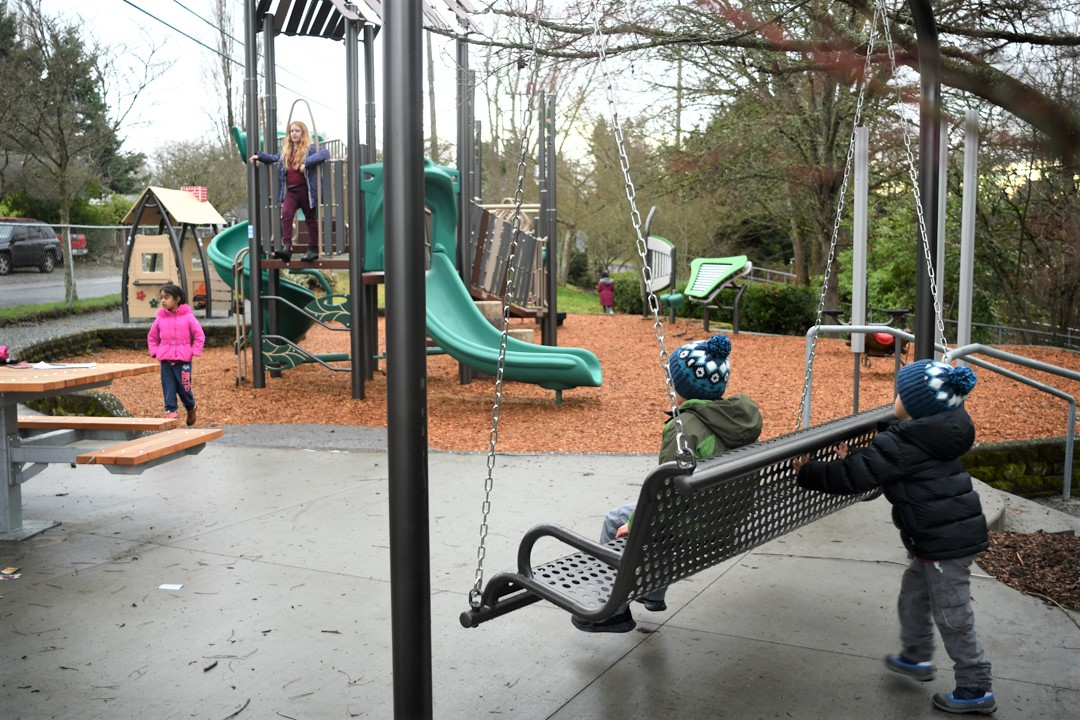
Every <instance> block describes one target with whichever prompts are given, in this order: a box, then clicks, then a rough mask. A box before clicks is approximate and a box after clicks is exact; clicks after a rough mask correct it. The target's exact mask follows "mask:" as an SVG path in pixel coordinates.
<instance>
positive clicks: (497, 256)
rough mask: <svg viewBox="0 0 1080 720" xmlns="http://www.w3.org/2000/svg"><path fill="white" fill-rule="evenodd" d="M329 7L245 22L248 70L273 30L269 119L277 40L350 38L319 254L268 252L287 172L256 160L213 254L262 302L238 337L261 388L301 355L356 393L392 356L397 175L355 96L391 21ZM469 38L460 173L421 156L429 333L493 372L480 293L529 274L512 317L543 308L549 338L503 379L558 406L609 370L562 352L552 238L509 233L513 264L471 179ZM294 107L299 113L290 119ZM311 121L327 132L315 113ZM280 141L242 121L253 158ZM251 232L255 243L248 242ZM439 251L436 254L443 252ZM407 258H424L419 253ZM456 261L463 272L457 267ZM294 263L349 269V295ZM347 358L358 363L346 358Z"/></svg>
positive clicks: (266, 56) (546, 202)
mask: <svg viewBox="0 0 1080 720" xmlns="http://www.w3.org/2000/svg"><path fill="white" fill-rule="evenodd" d="M331 4H332V6H333V7H332V8H330V7H329V6H326V7H324V9H326V10H328V11H329V12H328V14H324V15H322V16H320V17H315V16H312V15H311V14H310V13H305V12H304V11H303V9H302V8H301V7H300V6H299V5H298V4H296V3H293V2H287V1H285V0H280V1H277V2H275V1H272V0H261V1H259V2H256V3H255V4H254V6H253V7H252V8H251V9H252V10H253V18H252V19H249V22H248V25H247V43H246V45H247V55H248V57H247V64H246V67H247V68H248V77H249V78H253V76H254V75H255V72H256V70H255V69H256V68H257V67H258V65H259V57H258V56H257V50H256V43H255V42H254V40H255V38H256V37H257V35H258V33H262V35H263V41H264V46H265V49H264V53H263V57H262V65H263V75H264V78H265V91H264V93H263V97H264V98H265V106H264V112H263V115H264V117H266V118H270V119H269V120H268V121H267V124H268V126H271V127H272V125H273V123H274V120H273V118H274V117H275V116H276V100H275V97H276V95H275V92H276V91H275V86H276V81H275V70H274V67H273V56H274V49H273V44H274V42H275V39H276V37H277V36H278V35H280V34H288V35H311V36H317V37H324V38H328V39H335V40H344V41H345V45H346V65H347V73H346V74H347V80H348V85H349V88H348V92H347V104H348V112H347V114H348V117H349V137H348V138H347V139H346V141H345V142H340V141H334V140H329V141H323V145H322V146H323V147H327V148H328V149H330V156H331V157H330V159H329V160H328V161H327V162H324V163H322V164H320V165H319V166H317V169H313V171H315V172H317V174H318V184H319V189H320V192H319V202H318V207H317V208H316V209H317V215H318V222H319V225H318V226H319V233H320V241H319V246H320V249H321V251H322V256H321V257H320V258H319V259H318V260H317V261H315V262H314V263H304V264H302V265H298V264H297V263H295V262H293V263H285V262H282V261H281V260H277V259H269V258H271V257H273V254H274V252H275V251H277V250H280V249H281V238H280V237H279V236H280V231H279V229H278V223H277V218H278V217H279V213H280V208H279V207H278V206H277V203H276V201H275V198H276V197H277V193H278V188H277V176H276V173H274V172H271V168H269V167H266V166H264V167H261V168H254V167H252V168H249V171H248V172H249V176H248V179H249V202H248V207H249V216H250V218H251V223H250V225H241V226H237V227H236V228H230V229H229V230H228V231H227V232H224V233H222V234H221V235H219V236H218V238H215V240H214V242H213V243H211V245H212V248H211V251H210V256H211V258H212V261H213V263H214V266H215V268H216V270H217V273H218V275H219V276H220V277H221V278H222V279H224V280H225V281H226V282H227V283H229V284H230V285H233V284H239V286H240V288H239V289H240V290H241V291H242V296H243V297H247V298H249V299H250V301H251V304H252V307H253V308H258V309H259V310H258V312H253V316H254V317H255V318H258V319H259V322H252V324H251V327H250V328H245V329H244V331H243V332H240V331H239V330H238V343H239V342H241V339H244V340H246V338H247V337H248V336H250V343H251V346H252V347H253V348H255V349H258V350H259V351H258V352H254V353H253V356H252V372H251V380H252V384H253V386H254V387H257V388H258V387H264V386H265V372H266V371H267V370H269V371H270V372H271V373H274V374H276V373H280V372H281V371H283V370H286V369H288V368H290V367H295V366H296V365H298V364H302V363H308V362H315V363H320V364H322V365H323V366H325V367H327V368H330V369H333V370H348V371H350V372H351V373H352V378H353V382H352V392H353V397H354V398H362V397H363V393H364V390H363V387H364V382H365V381H367V380H370V379H372V377H373V373H374V369H375V367H376V365H377V363H378V361H379V360H380V359H381V358H382V356H381V355H377V354H376V352H375V350H376V348H377V346H378V313H379V308H378V307H377V304H378V300H377V297H378V296H377V287H378V285H379V284H382V283H383V282H384V280H385V277H386V274H385V273H386V269H387V267H388V265H389V259H388V258H387V257H386V253H385V246H384V242H383V237H384V234H385V232H386V226H387V225H386V223H387V222H388V219H387V216H386V213H385V212H384V197H383V193H384V189H385V187H386V181H387V178H386V177H385V173H384V168H383V165H382V164H381V163H375V162H371V160H372V159H373V155H374V153H373V148H374V142H375V139H374V125H373V117H372V116H371V115H370V114H369V115H368V116H367V117H366V118H365V128H366V132H365V141H366V142H363V143H362V142H361V140H360V132H359V101H358V100H359V99H358V97H357V93H356V92H355V89H356V87H357V85H358V84H359V83H358V80H359V78H360V74H359V53H358V52H357V49H358V46H361V45H362V47H363V51H364V66H365V68H366V70H365V73H364V89H365V94H366V96H367V98H368V100H369V107H370V100H371V98H372V96H373V78H372V76H371V73H370V68H371V66H372V65H373V56H372V44H373V40H374V35H375V29H376V28H377V27H378V24H379V23H380V22H381V20H380V19H379V17H378V15H377V9H375V10H373V9H372V7H365V6H363V5H359V6H356V5H348V4H345V3H341V2H333V3H331ZM426 17H427V20H428V21H429V22H434V21H436V19H437V15H432V14H430V13H429V14H428V15H427V16H426ZM465 47H466V46H465V45H464V44H461V46H460V48H459V49H460V50H461V52H459V58H460V61H459V67H460V70H459V87H458V93H459V103H458V106H459V108H461V115H460V117H459V127H460V128H464V129H465V130H466V131H465V132H464V133H461V132H459V137H461V138H463V139H465V140H466V142H463V143H459V148H458V151H459V154H458V161H459V162H458V168H459V169H453V168H446V167H441V166H438V165H435V164H434V163H432V162H431V161H430V160H426V159H424V160H423V161H422V163H421V164H422V166H423V167H424V177H425V180H424V192H423V194H422V201H421V202H422V204H423V206H424V208H425V210H426V221H425V227H424V237H425V238H426V242H425V245H426V247H425V251H424V252H425V255H426V254H428V253H430V254H431V256H432V257H431V258H430V260H429V261H428V263H427V264H428V265H429V266H430V268H431V269H430V271H429V272H428V275H427V278H426V281H425V282H426V285H427V287H428V292H429V293H430V294H431V295H432V296H437V297H439V298H440V299H441V300H440V303H439V304H438V305H434V306H433V305H432V303H430V302H429V307H428V308H427V316H428V319H429V323H430V328H429V335H430V336H431V337H432V338H433V339H434V340H435V341H436V342H437V343H438V348H435V349H434V351H435V352H439V351H441V352H445V353H447V354H449V355H451V356H452V357H454V358H455V359H456V360H458V361H459V363H461V367H462V370H461V373H460V375H461V380H462V382H468V381H469V380H471V377H472V376H471V371H472V370H474V369H475V370H478V371H481V372H486V371H487V370H490V368H491V358H492V357H494V356H495V355H496V354H497V352H498V349H499V348H498V345H499V340H500V338H499V336H498V333H497V332H495V333H492V332H491V330H493V329H494V328H492V326H491V323H490V322H489V321H487V320H486V319H483V315H482V314H481V313H480V312H479V311H478V310H476V308H475V306H474V303H473V298H476V299H482V300H492V299H496V300H502V299H503V296H504V295H506V293H505V287H506V277H507V275H508V274H510V273H514V274H516V276H518V277H524V278H529V281H528V282H526V283H520V282H519V283H518V284H516V285H515V293H514V296H513V297H509V298H506V300H505V301H506V302H507V303H509V305H510V308H511V311H512V312H513V314H515V315H518V316H522V317H528V316H531V317H536V318H537V319H538V320H540V321H541V322H542V323H543V324H542V333H541V334H542V344H540V345H535V344H532V343H525V342H521V343H518V342H517V341H515V343H512V349H511V352H510V354H509V359H508V363H507V367H506V369H505V377H506V379H510V380H515V381H520V382H528V383H534V384H537V385H540V386H541V387H545V388H549V389H553V390H555V391H556V402H561V399H562V396H561V392H562V390H564V389H569V388H573V387H578V386H582V385H585V386H596V385H599V384H600V383H601V380H602V374H601V371H600V367H599V363H598V362H597V360H596V358H595V356H593V355H592V354H591V353H589V352H587V351H584V350H579V349H576V348H569V349H564V348H558V347H557V343H556V341H557V338H556V331H555V322H554V321H555V320H556V318H557V311H556V308H555V293H554V292H553V289H552V288H551V287H550V286H551V282H553V278H551V277H550V276H551V274H552V272H553V268H554V261H555V258H554V253H553V252H549V251H547V250H546V249H545V245H544V243H543V242H542V240H541V239H538V238H536V237H534V236H532V235H531V234H529V233H527V232H523V231H521V230H518V231H517V232H513V233H512V235H513V239H514V240H515V241H516V242H520V241H521V240H522V239H524V240H525V244H526V245H527V246H528V247H527V251H526V252H523V253H521V252H519V253H517V254H515V257H514V261H515V262H514V266H513V268H511V267H509V266H508V265H507V261H508V258H507V256H506V254H505V248H506V246H507V239H508V235H507V229H508V226H507V224H506V223H505V222H504V221H501V220H499V219H498V216H497V214H495V213H493V212H492V211H491V210H489V209H487V208H484V207H482V206H480V205H478V204H476V203H475V202H474V198H476V197H477V196H478V193H476V192H474V191H473V188H476V189H478V185H479V166H478V158H477V157H476V153H475V151H474V150H473V149H472V142H473V139H472V133H470V132H468V129H469V128H470V127H471V126H472V120H471V112H472V100H471V94H472V87H473V84H474V83H475V78H474V76H473V75H472V74H471V73H469V72H468V57H467V52H466V51H465ZM249 84H252V85H253V83H251V82H249ZM462 98H464V100H463V101H461V99H462ZM551 100H552V101H551V102H545V104H544V107H545V116H544V121H545V129H546V130H547V131H548V132H549V133H550V135H551V137H550V138H549V137H548V136H547V135H543V136H542V138H541V140H542V142H541V158H542V161H541V165H542V168H543V171H542V173H541V190H542V191H541V203H540V205H539V206H538V208H537V211H538V220H539V222H538V225H539V227H540V228H541V229H542V231H544V232H546V231H547V229H548V228H551V229H553V228H554V207H553V199H554V193H553V192H547V189H548V188H549V186H550V184H551V183H552V182H553V174H554V164H553V163H554V158H553V153H550V152H546V150H545V148H546V147H553V141H552V139H553V134H554V123H553V122H552V120H553V113H554V103H553V98H552V99H551ZM256 102H257V101H256V99H255V98H254V97H252V99H251V103H252V109H254V108H256ZM293 109H295V104H294V108H293ZM309 114H310V109H309ZM292 116H293V112H292V111H290V113H289V117H290V120H291V119H292ZM310 124H311V126H312V131H313V133H314V136H315V137H316V138H318V137H319V135H318V133H317V132H315V127H314V120H313V119H312V121H311V123H310ZM278 137H279V134H278V133H277V132H276V131H274V130H271V129H270V127H267V128H264V129H262V130H261V131H260V130H259V128H258V114H257V113H255V112H250V111H249V115H248V118H247V123H246V128H245V129H240V128H234V129H233V138H234V140H235V141H236V143H237V148H238V150H239V152H240V155H241V157H242V158H243V157H246V156H248V155H250V154H253V152H254V148H252V147H250V143H249V142H248V139H249V138H261V139H262V142H263V145H264V147H263V150H265V151H266V152H268V153H275V152H277V140H278ZM316 142H321V141H318V140H317V141H316ZM545 153H546V155H545ZM547 156H551V157H550V158H548V157H547ZM351 168H356V170H355V171H354V170H351ZM245 232H246V233H247V242H246V247H245V243H244V242H243V240H244V233H245ZM298 236H299V237H298V238H297V240H298V242H297V243H294V247H303V233H302V232H299V233H298ZM459 238H461V240H460V241H459ZM466 238H468V240H466ZM245 250H246V252H245ZM436 253H439V257H438V258H436V257H435V255H436ZM409 260H410V261H415V257H410V259H409ZM448 266H449V268H450V270H452V271H453V272H447V267H448ZM297 267H299V268H301V270H300V272H308V273H318V272H319V271H321V270H338V271H347V272H348V274H349V284H350V295H349V296H348V297H344V296H333V295H328V296H326V297H320V298H318V299H316V298H315V296H314V294H313V293H311V292H310V291H308V290H307V289H306V288H303V287H302V286H300V285H298V284H297V283H293V282H290V281H289V280H287V279H285V278H283V277H282V276H281V273H282V271H285V270H287V271H289V272H291V273H295V272H297ZM545 274H546V275H547V276H548V277H545ZM253 278H258V279H259V282H254V281H253ZM481 321H482V322H481ZM314 323H319V324H320V325H323V326H325V327H328V328H332V329H335V330H337V329H340V330H344V331H346V332H348V333H349V335H350V352H348V353H334V354H331V355H321V356H320V355H316V354H313V353H309V352H307V351H306V350H305V349H304V348H303V346H302V344H301V341H302V339H303V336H304V333H306V331H307V330H308V329H309V328H310V327H311V326H312V324H314ZM431 351H432V350H429V352H431ZM341 361H348V363H347V364H345V365H341V364H336V363H340V362H341ZM238 374H246V373H238Z"/></svg>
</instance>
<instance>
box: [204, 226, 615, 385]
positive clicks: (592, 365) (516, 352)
mask: <svg viewBox="0 0 1080 720" xmlns="http://www.w3.org/2000/svg"><path fill="white" fill-rule="evenodd" d="M247 247H248V224H247V223H246V222H244V223H239V224H237V225H234V226H232V227H230V228H227V229H226V230H225V231H224V232H222V233H220V234H219V235H217V236H216V237H215V238H214V239H213V240H211V242H210V245H209V246H208V248H207V256H208V257H209V258H210V261H211V262H212V263H213V264H214V268H215V269H216V270H217V272H218V275H220V276H221V278H222V279H223V280H224V281H225V282H226V283H227V284H228V285H229V287H232V286H233V274H232V266H233V261H234V259H235V258H236V256H237V254H238V253H239V252H240V251H241V250H244V249H245V248H247ZM244 280H245V282H247V283H250V282H251V264H250V262H249V261H248V259H245V260H244ZM268 282H269V272H268V271H266V270H264V271H263V273H262V283H263V285H262V288H263V292H264V293H265V292H267V285H268ZM280 287H281V296H282V297H283V298H285V299H287V300H288V301H289V302H291V303H292V304H294V305H296V306H297V307H300V308H302V307H305V306H306V305H307V304H308V303H309V302H311V301H312V300H314V299H315V295H314V294H313V293H312V292H311V291H310V290H308V289H307V288H306V287H303V286H301V285H297V284H296V283H293V282H289V281H288V280H281V282H280ZM262 319H263V327H264V328H265V327H267V326H268V324H269V318H268V315H267V313H266V312H263V318H262ZM313 322H314V321H313V320H312V318H311V316H309V315H308V314H307V313H305V312H302V311H300V310H297V309H294V308H293V307H290V306H289V305H287V304H285V303H281V304H280V305H279V308H278V331H279V333H280V334H281V335H282V336H284V337H286V338H288V339H290V340H292V341H294V342H296V341H299V340H300V339H301V338H303V336H304V334H305V333H306V332H307V331H308V329H309V328H310V327H311V325H312V324H313ZM427 332H428V335H430V336H431V338H432V339H433V340H435V342H436V343H438V345H439V347H440V348H442V349H443V350H444V351H446V353H447V354H448V355H450V356H451V357H452V358H454V359H455V360H457V361H458V362H461V363H464V364H465V365H468V366H469V367H471V368H474V369H476V370H479V371H480V372H483V373H487V374H488V375H495V374H496V372H497V370H498V362H499V345H500V344H501V341H502V333H501V332H500V331H499V329H498V328H496V327H495V326H494V325H492V324H491V323H490V322H489V321H488V319H487V318H485V317H484V316H483V314H482V313H481V312H480V311H479V310H477V309H476V304H475V303H474V302H473V299H472V297H471V296H470V295H469V291H468V290H467V289H466V288H465V285H464V283H462V282H461V278H460V277H458V274H457V270H456V269H455V268H454V264H453V263H452V262H451V261H450V259H449V258H448V257H447V255H446V253H445V252H444V251H443V250H442V248H441V246H438V245H436V246H435V247H434V249H433V251H432V253H431V270H430V271H428V273H427ZM503 378H504V379H506V380H512V381H517V382H526V383H531V384H533V385H539V386H540V387H543V388H547V389H549V390H557V391H559V390H566V389H569V388H574V387H599V386H600V383H601V380H602V379H603V375H602V373H601V369H600V361H599V360H598V359H597V358H596V356H595V355H593V354H592V353H591V352H589V351H588V350H584V349H581V348H564V347H552V346H548V345H534V344H532V343H527V342H523V341H521V340H518V339H516V338H512V337H508V338H507V339H506V362H505V365H504V366H503Z"/></svg>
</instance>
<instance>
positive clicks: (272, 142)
mask: <svg viewBox="0 0 1080 720" xmlns="http://www.w3.org/2000/svg"><path fill="white" fill-rule="evenodd" d="M262 28H263V95H264V96H265V98H266V103H265V108H266V109H265V110H264V111H263V128H264V129H263V145H264V146H265V147H266V152H268V153H272V154H276V153H277V152H278V150H279V149H280V148H279V147H278V140H277V126H278V125H277V117H278V114H277V112H278V106H277V50H276V48H275V46H274V43H275V36H274V16H273V15H269V14H268V15H264V16H263V22H262ZM288 132H289V128H285V133H286V134H288ZM256 142H258V138H256ZM263 172H264V177H269V178H270V179H269V182H268V183H267V185H266V188H267V192H266V195H267V198H266V199H267V202H266V203H264V204H263V208H264V210H263V212H264V213H265V218H266V224H265V226H264V229H263V232H264V234H263V235H259V245H260V247H264V248H267V250H268V251H269V250H272V249H273V248H274V245H275V244H276V243H277V242H281V243H284V242H285V238H284V236H283V235H282V236H279V235H278V233H277V232H276V231H275V225H278V224H279V222H280V220H281V207H280V205H278V202H277V197H278V181H277V173H276V172H274V168H273V167H267V168H265V169H264V171H263ZM275 209H276V210H277V212H276V213H275V212H274V210H275ZM308 242H311V239H310V238H308ZM282 247H284V245H282ZM251 277H252V279H253V280H254V279H258V281H259V287H260V288H261V287H262V253H255V254H253V255H252V256H251ZM266 290H267V293H266V294H267V295H268V296H269V295H272V296H273V297H275V298H279V297H281V272H280V271H279V270H274V271H273V272H268V273H267V279H266ZM260 298H261V295H260ZM260 307H261V306H260ZM266 314H267V319H268V324H269V333H268V334H269V335H279V334H281V303H280V301H279V300H270V302H269V303H268V304H267V305H266ZM260 317H261V316H260ZM252 322H253V323H254V322H256V321H255V320H254V319H253V320H252ZM256 347H257V348H261V347H262V345H261V344H260V345H258V346H256ZM252 352H253V353H254V352H255V350H254V349H253V350H252ZM259 354H260V355H261V354H262V353H261V352H260V353H259ZM270 377H272V378H279V377H281V370H271V371H270Z"/></svg>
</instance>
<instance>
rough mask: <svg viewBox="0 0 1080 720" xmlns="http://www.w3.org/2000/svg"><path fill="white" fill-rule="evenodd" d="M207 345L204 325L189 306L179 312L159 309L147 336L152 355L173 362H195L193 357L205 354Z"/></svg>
mask: <svg viewBox="0 0 1080 720" xmlns="http://www.w3.org/2000/svg"><path fill="white" fill-rule="evenodd" d="M205 342H206V335H205V334H204V333H203V329H202V326H201V325H199V321H198V320H196V319H195V314H194V313H193V312H191V308H190V307H189V306H188V305H181V306H180V307H178V308H176V311H175V312H169V311H168V310H166V309H165V308H158V311H157V318H156V319H155V320H154V324H153V325H151V326H150V334H149V335H147V336H146V344H147V346H149V348H150V356H151V357H154V358H157V359H158V360H164V361H169V362H191V358H193V357H196V356H197V355H202V349H203V344H204V343H205Z"/></svg>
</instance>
